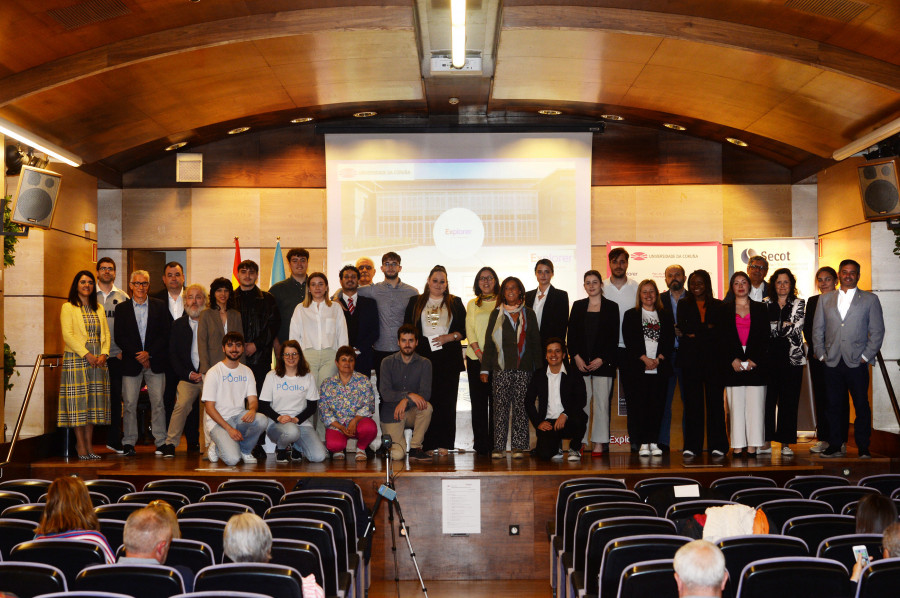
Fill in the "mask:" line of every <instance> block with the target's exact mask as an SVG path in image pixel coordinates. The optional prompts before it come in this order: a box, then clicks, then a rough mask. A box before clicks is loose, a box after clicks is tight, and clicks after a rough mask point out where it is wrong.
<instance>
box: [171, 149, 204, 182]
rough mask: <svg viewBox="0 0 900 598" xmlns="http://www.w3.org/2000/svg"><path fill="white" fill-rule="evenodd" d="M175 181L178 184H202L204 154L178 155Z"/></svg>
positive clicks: (176, 156) (176, 157)
mask: <svg viewBox="0 0 900 598" xmlns="http://www.w3.org/2000/svg"><path fill="white" fill-rule="evenodd" d="M175 181H176V182H178V183H202V182H203V154H176V155H175Z"/></svg>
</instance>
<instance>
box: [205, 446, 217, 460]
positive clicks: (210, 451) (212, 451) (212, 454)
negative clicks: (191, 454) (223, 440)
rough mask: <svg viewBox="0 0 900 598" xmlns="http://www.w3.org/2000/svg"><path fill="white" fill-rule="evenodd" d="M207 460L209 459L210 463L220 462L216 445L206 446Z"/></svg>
mask: <svg viewBox="0 0 900 598" xmlns="http://www.w3.org/2000/svg"><path fill="white" fill-rule="evenodd" d="M206 458H207V459H209V462H210V463H218V462H219V453H218V451H216V445H215V444H213V443H212V442H210V443H209V444H208V445H206Z"/></svg>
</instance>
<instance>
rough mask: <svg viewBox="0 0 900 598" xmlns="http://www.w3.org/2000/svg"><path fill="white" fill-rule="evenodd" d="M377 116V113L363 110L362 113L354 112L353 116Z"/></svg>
mask: <svg viewBox="0 0 900 598" xmlns="http://www.w3.org/2000/svg"><path fill="white" fill-rule="evenodd" d="M376 114H378V113H377V112H372V111H371V110H363V111H362V112H354V113H353V116H355V117H356V118H369V117H370V116H375V115H376Z"/></svg>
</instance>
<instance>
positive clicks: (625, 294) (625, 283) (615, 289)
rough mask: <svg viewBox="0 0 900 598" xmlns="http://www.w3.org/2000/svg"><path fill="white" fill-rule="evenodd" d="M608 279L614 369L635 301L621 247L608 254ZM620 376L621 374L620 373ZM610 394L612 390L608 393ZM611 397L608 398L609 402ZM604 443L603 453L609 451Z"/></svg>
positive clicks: (621, 355) (622, 358)
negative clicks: (615, 341) (613, 309)
mask: <svg viewBox="0 0 900 598" xmlns="http://www.w3.org/2000/svg"><path fill="white" fill-rule="evenodd" d="M608 257H609V271H610V275H609V279H608V280H604V281H603V296H604V297H606V298H607V299H609V300H611V301H614V302H615V303H616V305H618V306H619V346H618V348H617V349H616V359H615V361H616V367H619V366H620V365H621V364H622V363H624V362H625V339H624V337H623V336H622V318H623V317H624V316H625V312H626V311H628V310H629V309H633V308H634V306H635V305H636V301H637V289H638V283H637V281H636V280H632V279H630V278H628V252H627V251H625V248H623V247H616V248H615V249H613V250H611V251H610V252H609V256H608ZM620 374H621V372H620ZM619 384H620V385H621V384H622V376H621V375H620V376H619ZM613 388H615V387H613ZM610 392H612V390H611V391H610ZM627 392H628V389H627V388H622V389H621V390H620V394H622V393H627ZM611 399H612V397H610V400H611ZM632 421H634V418H628V424H627V425H628V436H629V437H632V436H634V435H633V434H632V429H631V426H632ZM606 444H607V443H604V447H603V450H604V452H605V451H607V450H608V449H609V447H608V446H606ZM637 450H638V447H637V445H636V444H634V443H632V445H631V452H633V453H636V452H637Z"/></svg>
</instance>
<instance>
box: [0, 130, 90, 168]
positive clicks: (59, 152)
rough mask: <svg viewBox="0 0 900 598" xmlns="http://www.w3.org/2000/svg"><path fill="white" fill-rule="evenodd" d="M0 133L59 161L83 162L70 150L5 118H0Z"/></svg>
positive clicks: (78, 164) (71, 164) (79, 164)
mask: <svg viewBox="0 0 900 598" xmlns="http://www.w3.org/2000/svg"><path fill="white" fill-rule="evenodd" d="M0 133H3V134H4V135H7V136H9V137H12V138H13V139H15V140H17V141H21V142H22V143H24V144H25V145H28V146H30V147H33V148H34V149H36V150H38V151H39V152H43V153H45V154H47V155H50V156H53V157H54V158H56V159H57V160H59V161H61V162H65V163H66V164H68V165H69V166H75V167H76V168H77V167H78V166H81V165H82V164H83V162H82V160H81V158H80V157H78V156H76V155H75V154H73V153H72V152H68V151H66V150H64V149H63V148H61V147H59V146H58V145H56V144H55V143H51V142H50V141H47V140H46V139H42V138H40V137H38V136H37V135H34V134H33V133H29V132H28V131H26V130H25V129H23V128H22V127H20V126H19V125H15V124H13V123H11V122H9V121H8V120H6V119H3V118H0Z"/></svg>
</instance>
